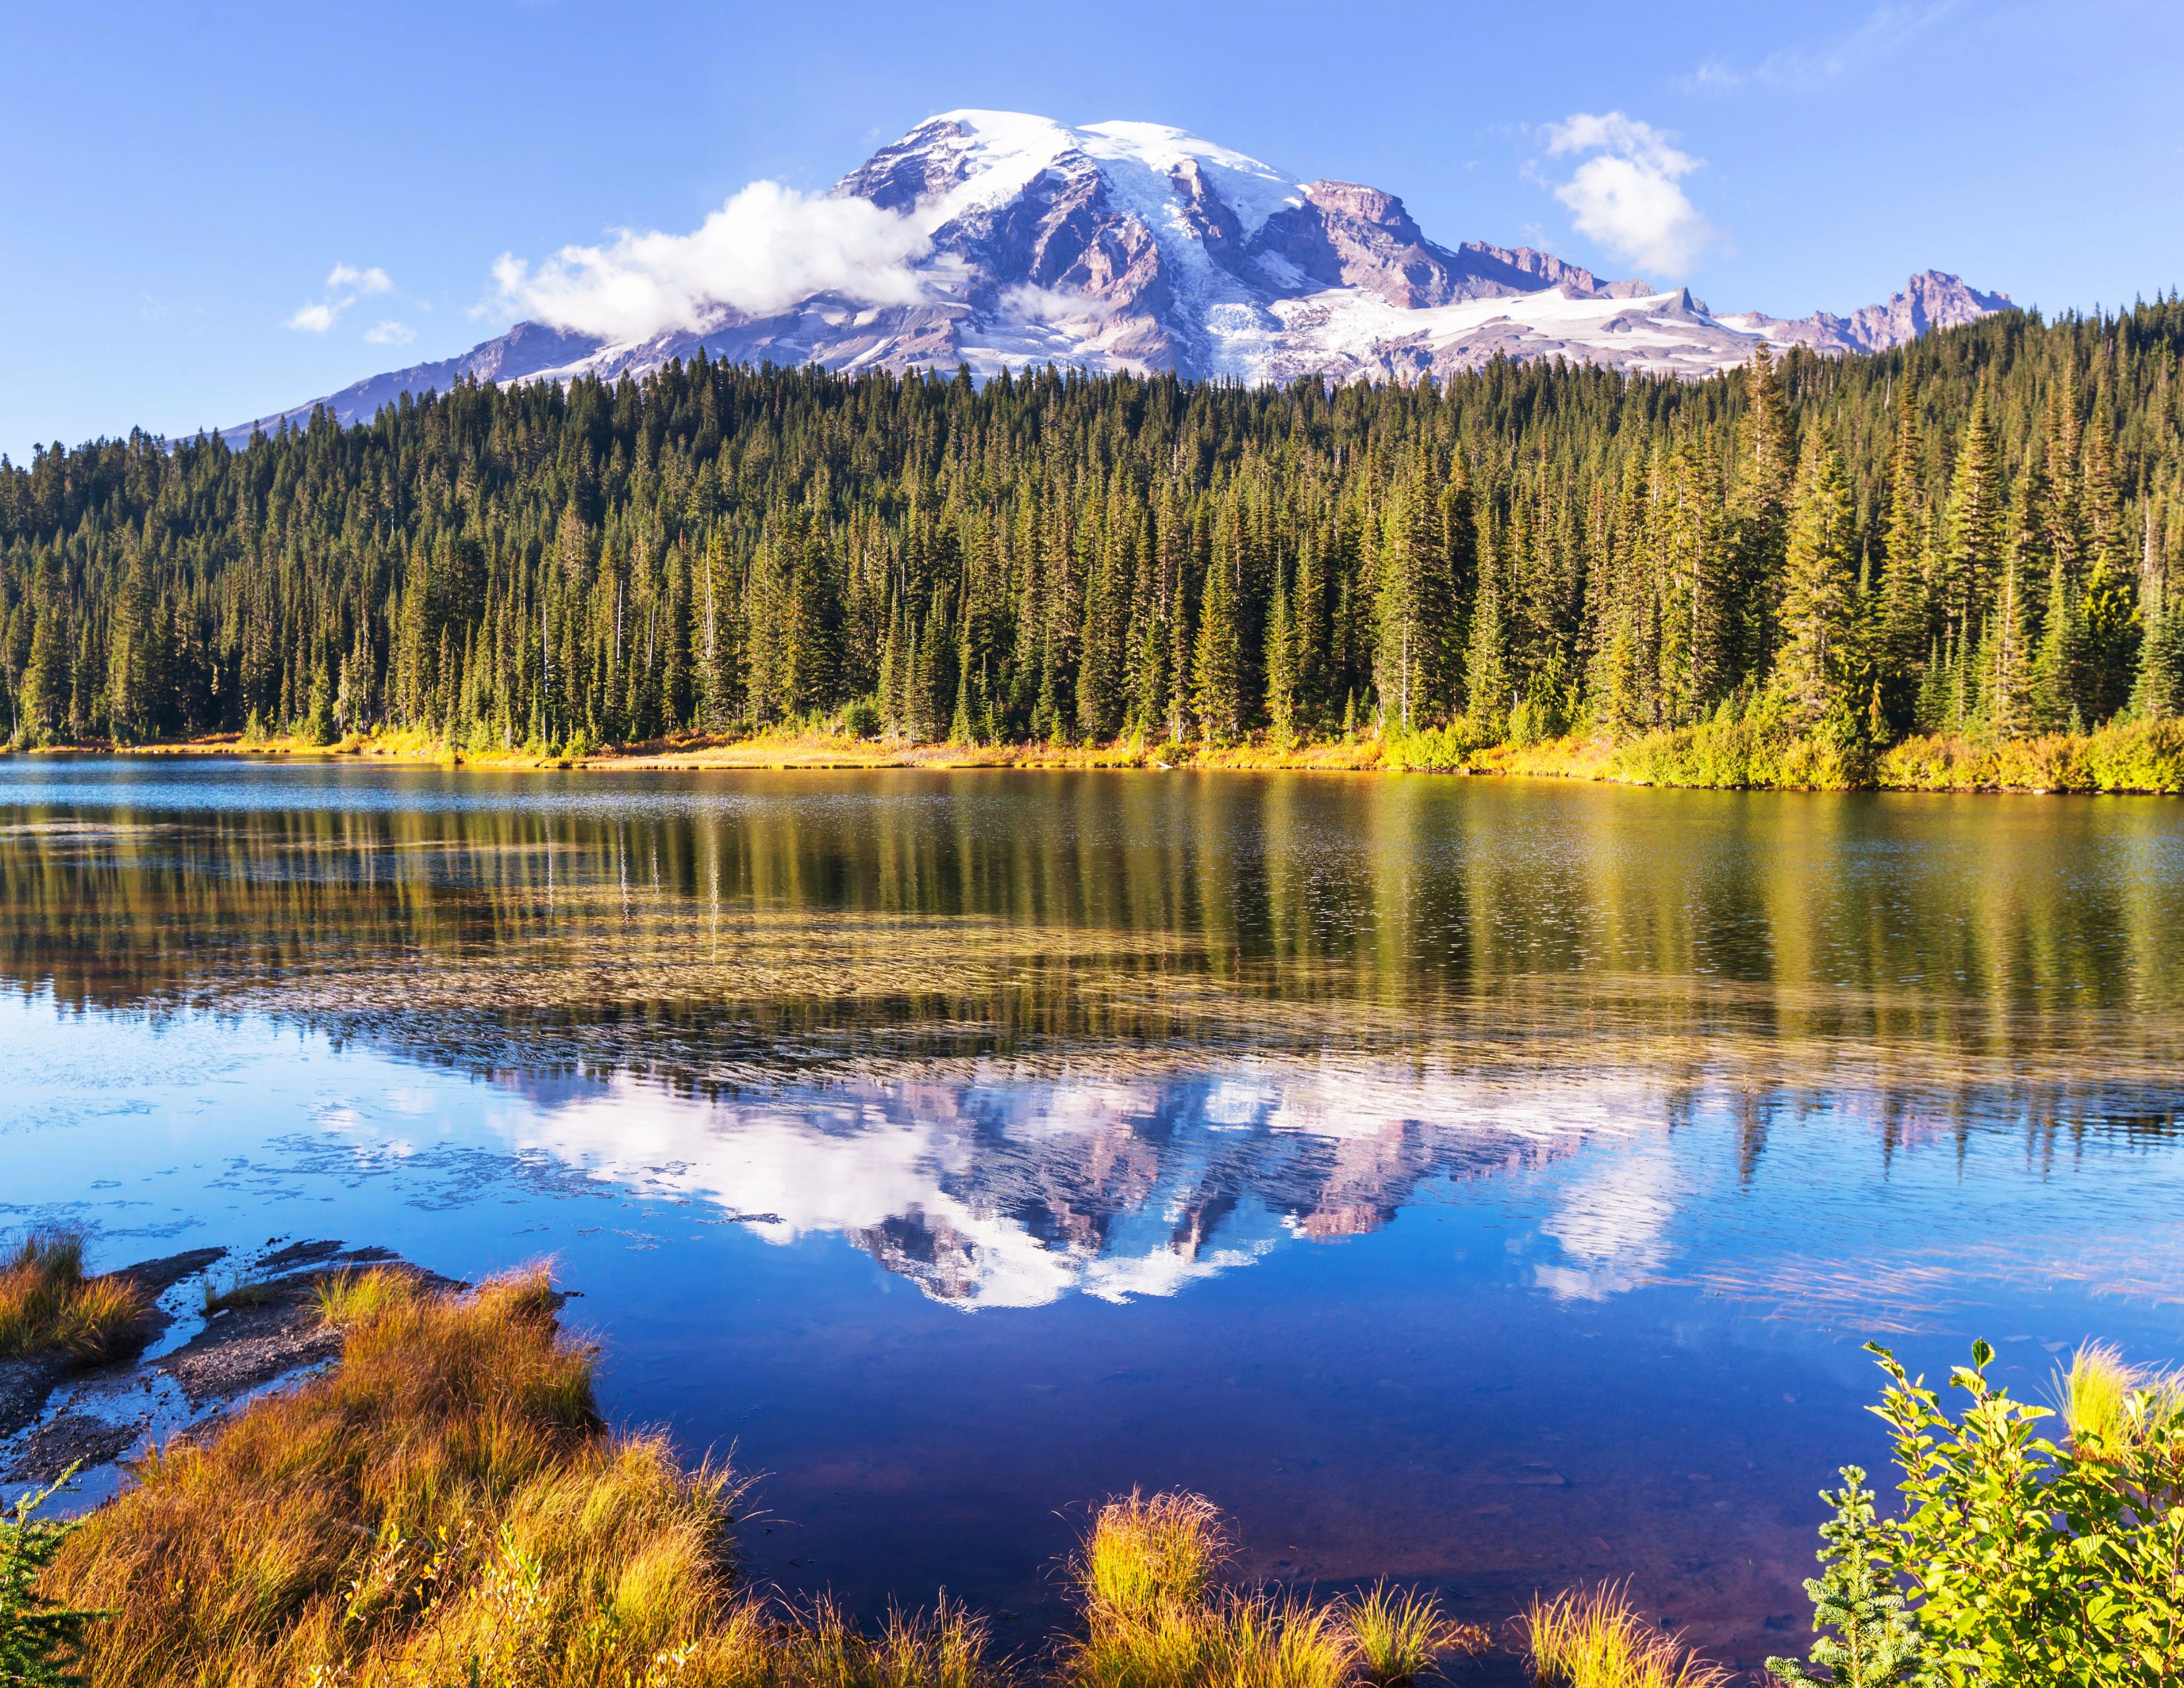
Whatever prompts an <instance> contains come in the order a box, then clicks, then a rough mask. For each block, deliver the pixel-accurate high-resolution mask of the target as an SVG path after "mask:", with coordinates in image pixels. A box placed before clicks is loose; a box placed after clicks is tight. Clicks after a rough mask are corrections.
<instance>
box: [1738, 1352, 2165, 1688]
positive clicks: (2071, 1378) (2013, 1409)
mask: <svg viewBox="0 0 2184 1688" xmlns="http://www.w3.org/2000/svg"><path fill="white" fill-rule="evenodd" d="M1868 1346H1869V1348H1870V1349H1871V1351H1873V1352H1874V1353H1875V1355H1877V1356H1878V1357H1879V1358H1880V1364H1881V1368H1882V1369H1883V1370H1884V1371H1885V1372H1886V1373H1887V1376H1888V1380H1889V1381H1888V1386H1887V1388H1886V1390H1885V1391H1884V1392H1883V1394H1882V1397H1881V1402H1880V1406H1879V1407H1875V1409H1874V1411H1875V1412H1877V1413H1879V1414H1880V1418H1882V1419H1883V1420H1884V1421H1885V1422H1886V1423H1887V1425H1888V1427H1889V1430H1890V1432H1891V1437H1892V1442H1893V1444H1894V1456H1895V1462H1896V1465H1897V1470H1898V1472H1899V1474H1900V1478H1899V1481H1898V1484H1897V1489H1898V1491H1899V1492H1900V1494H1901V1495H1902V1496H1903V1512H1902V1513H1901V1515H1900V1516H1897V1517H1895V1518H1885V1519H1881V1520H1879V1521H1878V1522H1876V1521H1875V1519H1874V1518H1873V1516H1872V1512H1871V1508H1870V1506H1869V1496H1865V1495H1864V1492H1863V1490H1861V1488H1860V1486H1859V1485H1860V1482H1861V1480H1862V1479H1863V1477H1864V1474H1863V1473H1861V1472H1859V1471H1858V1470H1857V1468H1855V1467H1851V1468H1846V1470H1845V1472H1844V1476H1845V1478H1846V1479H1847V1480H1846V1483H1845V1485H1844V1487H1843V1488H1842V1489H1841V1490H1839V1491H1837V1492H1836V1494H1833V1495H1830V1496H1824V1498H1825V1499H1827V1500H1829V1501H1830V1502H1831V1503H1832V1504H1833V1505H1834V1506H1835V1507H1836V1518H1835V1521H1834V1523H1833V1524H1830V1525H1829V1526H1827V1527H1826V1528H1825V1529H1824V1530H1823V1532H1822V1534H1823V1535H1824V1537H1825V1540H1826V1543H1827V1545H1826V1546H1825V1548H1824V1549H1823V1550H1822V1553H1821V1559H1822V1562H1823V1563H1825V1564H1826V1565H1827V1567H1828V1570H1827V1573H1826V1574H1825V1575H1824V1576H1822V1577H1820V1578H1819V1579H1815V1580H1814V1582H1812V1583H1809V1584H1808V1585H1807V1588H1808V1591H1809V1592H1810V1593H1811V1594H1812V1596H1813V1598H1814V1608H1815V1613H1814V1628H1815V1630H1817V1631H1819V1632H1820V1633H1821V1635H1822V1636H1823V1639H1822V1640H1821V1641H1820V1642H1819V1645H1818V1646H1815V1647H1814V1652H1813V1658H1812V1661H1811V1664H1812V1665H1814V1666H1819V1667H1821V1668H1824V1669H1826V1670H1828V1671H1829V1672H1830V1674H1829V1675H1828V1676H1825V1677H1823V1676H1820V1675H1817V1674H1814V1671H1813V1670H1812V1669H1810V1668H1808V1666H1805V1665H1801V1664H1798V1663H1795V1662H1793V1661H1789V1660H1780V1659H1778V1660H1771V1661H1769V1669H1771V1670H1773V1671H1775V1673H1776V1674H1778V1675H1780V1676H1781V1677H1783V1678H1785V1679H1786V1680H1788V1681H1790V1682H1791V1683H1797V1684H1806V1683H1823V1682H1829V1683H1833V1684H1835V1685H1837V1688H1886V1685H1894V1684H1906V1685H1908V1684H1920V1685H1926V1684H1933V1685H1946V1688H2031V1685H2033V1684H2071V1685H2079V1688H2156V1685H2163V1688H2169V1685H2174V1684H2176V1683H2178V1682H2179V1681H2184V1509H2180V1507H2178V1504H2177V1502H2178V1499H2179V1496H2180V1495H2184V1383H2180V1381H2179V1379H2176V1377H2174V1376H2170V1375H2165V1374H2159V1373H2144V1372H2136V1371H2133V1370H2131V1368H2127V1367H2125V1366H2124V1365H2122V1363H2121V1362H2120V1361H2119V1360H2118V1359H2117V1357H2116V1356H2115V1355H2114V1351H2111V1350H2108V1349H2102V1348H2087V1349H2085V1350H2082V1351H2081V1352H2080V1353H2079V1355H2078V1357H2077V1358H2076V1359H2075V1361H2074V1362H2072V1364H2071V1366H2070V1370H2069V1371H2068V1372H2067V1373H2064V1375H2063V1377H2062V1378H2061V1379H2059V1390H2058V1394H2059V1398H2060V1399H2061V1401H2062V1402H2063V1414H2062V1418H2063V1427H2064V1431H2065V1435H2064V1439H2063V1440H2061V1441H2056V1440H2051V1439H2050V1438H2049V1437H2048V1436H2046V1435H2042V1434H2041V1428H2042V1424H2043V1423H2044V1421H2046V1420H2048V1419H2051V1418H2054V1417H2056V1414H2055V1413H2053V1412H2051V1411H2050V1410H2049V1409H2048V1408H2047V1407H2037V1406H2034V1405H2032V1404H2031V1403H2030V1402H2027V1401H2016V1400H2013V1399H2012V1398H2011V1397H2010V1395H2009V1391H2008V1390H2002V1389H1997V1388H1996V1387H1994V1386H1993V1385H1992V1384H1990V1383H1989V1382H1988V1381H1987V1377H1986V1368H1987V1366H1988V1364H1989V1362H1991V1361H1992V1359H1993V1357H1994V1351H1993V1349H1992V1348H1991V1347H1989V1346H1988V1345H1987V1344H1986V1343H1985V1342H1978V1343H1975V1344H1974V1345H1972V1363H1971V1364H1970V1366H1959V1367H1958V1368H1955V1369H1954V1371H1953V1373H1952V1374H1951V1379H1950V1380H1951V1382H1952V1384H1953V1385H1954V1386H1955V1387H1956V1388H1958V1389H1960V1390H1964V1393H1965V1394H1966V1395H1967V1396H1969V1397H1970V1404H1969V1405H1967V1406H1966V1407H1965V1408H1964V1412H1963V1416H1962V1417H1961V1418H1954V1419H1953V1418H1950V1417H1949V1415H1948V1414H1947V1412H1944V1411H1943V1410H1942V1404H1941V1401H1940V1399H1939V1397H1938V1396H1936V1393H1935V1391H1933V1390H1930V1389H1928V1388H1926V1387H1925V1379H1914V1378H1911V1377H1908V1376H1907V1375H1906V1374H1905V1373H1904V1369H1903V1366H1902V1365H1901V1364H1900V1363H1899V1362H1897V1359H1896V1357H1895V1356H1894V1355H1892V1354H1891V1353H1890V1352H1889V1351H1887V1350H1886V1349H1885V1348H1881V1347H1879V1346H1877V1345H1871V1344H1869V1345H1868Z"/></svg>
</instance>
